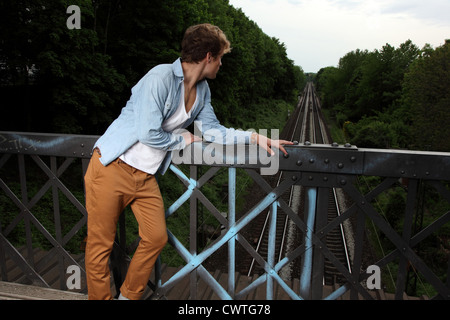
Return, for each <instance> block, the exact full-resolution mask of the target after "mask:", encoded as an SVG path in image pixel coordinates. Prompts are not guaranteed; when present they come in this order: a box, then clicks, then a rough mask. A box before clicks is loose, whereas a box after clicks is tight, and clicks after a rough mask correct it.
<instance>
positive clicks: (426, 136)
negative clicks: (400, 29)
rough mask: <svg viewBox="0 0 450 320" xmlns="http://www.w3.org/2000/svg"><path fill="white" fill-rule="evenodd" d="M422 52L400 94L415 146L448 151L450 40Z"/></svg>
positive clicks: (449, 145) (449, 143) (449, 132)
mask: <svg viewBox="0 0 450 320" xmlns="http://www.w3.org/2000/svg"><path fill="white" fill-rule="evenodd" d="M424 49H425V50H424V51H423V55H422V56H421V57H420V58H419V59H417V60H416V61H415V62H414V63H413V64H412V66H411V68H410V71H409V72H408V73H407V74H406V76H405V85H404V91H403V95H404V101H405V104H406V105H407V106H409V107H410V108H411V112H412V115H413V117H412V119H413V121H412V131H413V135H414V143H415V147H416V148H420V149H423V150H437V151H450V141H449V139H448V137H449V136H450V126H449V125H448V124H449V123H450V41H449V40H447V41H446V43H445V44H444V45H443V46H441V47H438V48H436V49H435V50H434V51H432V50H430V48H429V47H428V46H427V47H426V48H424Z"/></svg>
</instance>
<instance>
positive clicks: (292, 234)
mask: <svg viewBox="0 0 450 320" xmlns="http://www.w3.org/2000/svg"><path fill="white" fill-rule="evenodd" d="M281 138H282V139H288V140H291V141H300V142H303V143H304V144H308V143H318V144H328V143H330V137H329V134H328V133H327V130H326V127H325V125H324V121H323V118H322V116H321V111H320V103H319V100H318V98H317V96H316V95H315V92H314V87H313V85H312V83H308V84H307V86H306V88H305V90H304V93H303V95H302V97H301V98H300V100H299V103H298V105H297V108H296V109H295V111H294V113H293V115H292V116H291V118H290V119H289V121H288V123H287V125H286V129H285V132H283V133H282V135H281ZM297 143H298V142H297ZM283 178H284V176H283V172H279V173H278V174H277V176H276V178H275V179H272V187H276V186H277V185H278V184H279V183H281V182H282V181H283ZM329 192H330V193H329V197H328V199H329V203H328V217H327V219H328V221H331V220H333V219H335V218H336V216H337V215H339V213H340V210H339V204H338V203H339V201H338V195H337V193H336V191H335V190H334V189H330V191H329ZM305 194H306V190H305V188H303V187H301V186H293V187H292V188H291V189H290V190H289V191H286V192H285V193H284V194H283V195H282V196H281V198H282V199H283V200H284V201H285V202H286V203H287V204H288V205H289V206H290V207H291V208H292V210H293V211H294V212H296V213H297V214H298V215H299V216H300V218H301V219H302V220H303V221H305V212H304V211H305V201H306V200H305ZM263 217H265V218H264V219H260V220H259V223H258V222H257V223H255V226H254V234H255V237H257V239H258V242H257V245H256V251H257V252H258V253H259V254H260V255H261V256H262V257H267V254H268V237H269V231H268V228H269V217H270V210H267V212H265V213H264V215H263ZM304 241H305V235H304V234H302V232H300V230H299V229H298V228H297V227H296V226H295V224H294V223H293V222H291V221H290V219H289V218H288V216H287V215H286V214H285V213H284V212H282V211H281V210H279V211H278V214H277V222H276V244H275V245H276V247H275V263H277V262H278V261H280V260H281V259H283V258H284V257H285V256H286V255H287V254H288V253H289V252H290V251H292V250H294V249H295V248H297V247H298V246H299V245H301V244H302V243H303V242H304ZM326 245H327V247H328V249H329V250H330V251H331V252H332V253H333V254H334V255H335V256H336V257H337V258H338V259H339V260H340V261H341V263H343V264H344V265H346V266H348V268H349V269H350V259H349V255H348V250H347V245H346V242H345V234H344V228H343V227H342V226H340V227H339V228H335V229H334V230H332V231H330V232H329V233H328V234H327V238H326ZM300 260H301V259H297V260H296V261H293V262H291V263H290V264H289V265H288V266H287V267H285V268H284V269H283V270H282V271H281V273H280V274H281V276H282V277H283V278H285V279H286V280H291V279H294V278H300V276H301V265H302V262H301V261H300ZM262 272H263V270H262V267H260V266H259V265H257V264H256V263H255V261H254V260H252V261H251V262H250V265H249V268H248V276H250V275H252V274H255V273H256V274H258V273H262ZM340 279H341V274H340V273H339V272H338V270H337V269H336V268H335V267H334V266H333V264H332V263H330V262H329V261H328V260H326V259H325V265H324V280H323V282H324V284H325V285H333V284H334V283H336V282H340Z"/></svg>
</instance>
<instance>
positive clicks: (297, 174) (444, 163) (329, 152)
mask: <svg viewBox="0 0 450 320" xmlns="http://www.w3.org/2000/svg"><path fill="white" fill-rule="evenodd" d="M96 139H97V137H95V136H76V135H51V134H34V133H17V132H14V133H11V132H0V170H2V171H1V176H0V188H1V190H2V192H3V195H4V197H5V199H11V200H10V201H11V202H12V205H15V206H16V207H17V208H19V210H16V211H18V212H16V215H15V216H14V217H13V218H9V219H6V218H4V217H5V213H6V212H0V215H1V217H2V218H1V219H0V267H1V275H2V280H4V281H10V280H9V278H8V277H9V276H8V272H7V267H6V259H7V258H8V259H11V260H12V261H13V262H14V263H15V264H16V265H17V266H19V267H20V269H22V270H23V271H24V274H25V275H24V277H25V278H26V279H28V280H29V281H32V282H33V283H35V284H38V285H42V286H50V284H49V283H48V282H47V281H46V280H45V279H44V278H43V276H42V270H43V269H44V268H45V261H49V260H50V258H52V257H60V260H64V261H66V262H65V263H66V264H67V261H69V263H70V264H76V265H78V266H79V267H80V269H81V270H82V274H83V275H84V266H83V263H82V262H79V261H76V260H75V259H73V258H72V256H71V255H70V252H68V251H67V250H66V245H67V242H68V241H69V240H70V239H71V238H73V237H74V236H75V235H76V234H77V233H78V232H79V231H80V230H81V229H82V228H83V227H85V224H86V214H87V213H86V212H85V209H84V207H83V206H82V205H81V204H79V203H76V202H77V201H75V200H74V199H75V197H74V196H73V194H72V192H71V190H69V189H68V188H67V187H66V185H65V184H64V183H63V181H62V179H61V175H62V174H63V173H64V172H65V170H66V169H67V168H68V167H69V166H70V165H71V164H72V161H73V159H81V162H82V163H81V164H82V168H83V171H85V170H86V168H87V164H88V161H89V159H90V150H91V149H92V146H93V144H94V142H95V141H96ZM206 148H208V150H214V152H215V154H214V158H215V159H220V158H221V157H222V158H223V159H226V161H223V162H220V163H213V164H211V163H210V162H208V167H209V168H210V169H209V170H208V171H207V172H206V173H205V174H204V175H203V176H202V177H200V178H198V177H197V176H196V175H193V176H190V177H188V176H187V175H186V174H184V173H183V171H182V170H180V169H179V167H178V166H177V165H178V164H183V165H188V166H189V165H192V164H195V165H193V166H192V168H195V167H196V166H202V165H205V163H203V162H202V161H200V162H199V161H198V159H197V161H194V159H193V157H194V155H195V154H199V153H202V152H204V150H205V149H206ZM287 150H288V152H289V156H288V157H284V156H283V155H278V154H277V155H276V161H277V166H278V167H279V170H282V171H284V172H285V173H286V178H285V179H284V180H283V181H282V182H281V183H280V184H279V185H278V186H276V187H271V186H270V185H269V184H268V183H267V182H266V181H265V180H264V179H263V177H262V176H261V175H259V174H258V173H257V171H258V170H261V168H264V167H267V166H270V165H271V164H270V163H269V164H268V163H267V159H264V161H263V162H261V161H259V152H254V153H252V152H251V150H249V149H248V148H247V149H246V148H243V149H241V152H234V153H233V155H234V158H235V159H234V162H231V161H230V159H229V157H227V155H226V150H225V148H221V147H219V146H215V148H211V146H210V145H208V144H201V143H195V144H193V145H191V147H190V148H187V149H185V150H184V151H183V152H184V155H183V157H182V161H181V162H180V163H174V164H172V165H171V167H170V169H171V171H172V172H173V173H174V174H175V175H176V176H178V177H179V179H180V180H181V181H182V183H183V184H184V185H185V186H186V190H185V191H184V192H183V193H182V194H181V196H180V197H179V198H178V199H177V200H176V201H174V202H173V203H172V204H171V205H170V206H169V207H168V209H167V211H166V217H167V218H169V217H170V216H172V215H173V214H174V213H175V212H177V210H178V209H179V208H180V207H181V206H182V205H183V204H185V203H188V202H192V201H197V200H201V201H202V202H203V204H204V205H205V207H207V209H208V210H209V211H210V212H211V213H212V214H213V216H214V217H215V218H216V219H217V220H218V221H219V222H220V223H221V224H222V225H223V226H224V227H225V231H224V233H223V234H222V235H221V236H220V237H218V238H217V239H215V240H214V241H213V242H212V243H211V244H210V245H208V246H207V247H206V248H204V249H203V250H202V251H200V252H198V251H197V249H196V248H197V244H196V243H195V242H196V235H195V234H194V233H195V232H196V221H197V220H196V215H197V213H196V212H191V219H192V222H191V228H190V229H191V237H190V240H191V241H193V242H194V243H191V244H190V245H189V248H187V247H186V246H185V245H184V244H183V241H182V239H181V240H180V239H178V238H177V237H176V236H175V235H174V234H173V233H172V232H171V231H170V230H168V236H169V243H170V244H171V245H172V246H173V247H174V248H175V249H176V251H177V252H178V254H179V255H180V256H181V257H182V258H183V259H184V261H185V265H184V266H183V267H182V268H181V269H180V270H179V271H178V272H176V273H175V274H174V275H173V276H172V277H171V278H170V279H168V280H166V281H164V282H163V281H162V277H161V270H162V265H161V264H162V263H164V261H161V260H160V259H159V260H158V262H157V264H156V266H155V271H156V272H155V274H156V277H155V279H154V281H153V280H152V281H153V282H152V283H150V286H151V288H152V290H153V292H154V296H153V297H156V298H157V297H161V296H164V295H165V294H167V293H168V292H170V290H171V289H172V288H174V287H175V286H177V285H178V284H179V283H180V281H181V280H182V279H184V278H185V277H187V276H189V277H190V297H191V299H196V297H197V293H196V290H197V283H198V279H199V278H201V279H202V280H203V281H204V282H206V283H207V284H208V286H209V287H210V288H212V290H213V291H214V292H215V294H217V296H218V297H219V298H220V299H242V298H245V297H246V296H247V295H248V294H249V293H251V292H253V291H254V290H256V288H258V287H259V286H261V285H265V287H266V299H274V298H276V296H275V293H274V291H275V286H277V287H278V288H281V289H282V290H283V291H284V292H285V293H286V294H287V295H288V296H289V297H290V298H291V299H294V300H298V299H309V298H310V297H311V296H312V295H311V292H315V293H316V294H315V295H314V296H321V297H324V299H337V298H338V297H340V296H342V295H344V294H346V293H347V292H349V293H350V297H351V298H353V299H357V298H359V297H362V298H366V299H371V298H373V294H371V293H372V292H370V290H367V288H365V286H364V285H363V283H364V280H365V279H366V278H368V274H367V273H366V272H365V268H366V267H365V266H364V265H363V261H362V256H363V253H364V252H363V243H364V237H365V229H366V226H365V221H366V219H368V220H370V221H371V223H373V224H374V225H375V226H376V228H377V230H378V231H377V232H380V233H381V234H383V235H384V237H385V238H386V239H389V241H390V242H391V245H392V246H393V249H392V250H391V251H390V252H388V253H387V254H386V255H385V256H382V257H381V258H377V259H375V260H374V261H373V262H372V263H373V264H375V265H378V266H380V267H381V268H386V267H387V265H388V264H389V263H391V262H393V261H395V260H397V259H398V260H399V261H400V263H399V268H398V272H397V282H396V289H395V294H396V298H402V295H403V293H404V290H405V282H406V280H405V279H406V274H407V272H408V270H409V269H410V268H411V267H413V268H414V269H415V270H417V272H418V273H420V276H421V277H422V278H423V279H424V281H427V282H428V283H429V284H431V286H432V287H433V288H434V290H435V293H434V294H433V296H432V297H436V298H441V299H449V298H450V280H449V279H450V275H449V274H448V271H447V274H446V275H443V276H442V275H437V274H435V272H434V271H433V270H432V267H431V266H430V265H427V263H426V262H425V261H424V258H423V257H422V256H420V254H419V252H418V251H417V246H418V245H419V244H422V243H423V242H424V240H425V239H426V238H427V236H429V235H431V234H433V233H435V232H436V231H439V230H441V229H442V228H443V227H445V226H447V225H448V223H449V222H450V211H448V212H443V213H442V214H441V215H440V216H438V217H437V218H436V219H435V220H434V221H432V222H431V223H430V224H429V225H428V226H424V227H423V228H422V229H421V230H419V231H418V232H416V233H414V234H413V233H411V232H410V231H409V230H406V229H409V227H410V226H411V224H412V222H413V219H414V215H413V214H412V212H411V208H414V202H415V201H416V198H417V185H418V183H419V181H420V182H421V183H427V184H428V185H429V186H430V188H433V190H435V192H436V194H438V195H439V197H440V198H441V199H442V200H443V201H446V202H448V203H450V191H449V187H448V182H449V181H450V154H449V153H436V152H417V151H400V150H373V149H358V148H356V147H354V146H337V145H302V144H300V145H296V146H292V147H287ZM242 151H243V152H242ZM221 152H223V154H221ZM14 157H17V159H18V162H17V163H18V167H19V172H18V174H15V173H13V172H8V170H5V165H6V163H9V162H10V161H11V159H13V158H14ZM26 157H30V158H31V159H32V162H33V161H34V162H36V163H38V166H39V168H41V169H42V171H43V172H44V175H45V176H46V177H47V181H44V184H43V186H42V188H41V190H40V191H38V193H37V194H36V195H35V196H33V200H32V201H30V200H29V198H30V195H29V194H28V193H29V191H28V189H27V175H26V174H25V168H26V164H27V161H25V158H26ZM43 157H49V159H50V165H47V164H46V161H43V160H42V158H43ZM61 160H63V161H61ZM219 168H227V170H228V212H227V218H224V217H223V216H222V215H221V214H220V212H219V211H218V210H217V209H216V208H215V207H214V205H213V204H211V203H207V202H206V201H207V199H206V197H205V196H204V194H203V193H202V191H201V190H200V187H201V185H203V184H204V183H206V181H208V180H209V179H211V178H212V177H213V176H214V175H215V173H217V172H218V170H219ZM237 169H243V171H244V172H245V173H247V174H248V175H249V176H250V177H251V178H252V179H253V180H254V182H255V183H256V184H257V185H259V187H261V189H262V190H263V191H264V192H265V195H263V196H262V197H261V199H258V202H257V203H256V204H255V205H254V206H253V207H252V208H251V209H250V210H248V212H246V213H244V214H243V215H242V216H241V217H240V218H239V219H237V212H236V210H237V209H236V201H237V199H236V197H237V195H236V189H237V185H236V183H237V182H236V181H237V179H236V174H237ZM191 172H192V171H191ZM10 174H12V175H13V176H16V175H18V177H19V178H18V181H10V177H9V175H10ZM360 176H377V177H379V178H380V180H381V183H379V184H378V185H377V186H375V187H374V188H373V189H372V190H371V191H370V192H369V193H367V194H363V193H362V192H361V191H360V190H359V189H358V188H357V187H356V186H355V180H356V178H357V177H360ZM399 179H402V181H403V182H404V184H405V185H406V187H405V192H406V197H405V198H406V204H405V207H406V209H405V213H404V220H405V222H404V223H405V226H406V227H404V229H405V230H403V231H397V230H396V229H394V228H393V227H392V226H391V225H390V224H389V223H388V221H386V219H385V218H384V217H383V215H382V214H380V213H379V212H377V210H375V208H374V205H373V204H372V201H373V199H375V198H376V197H377V196H378V195H379V194H381V193H383V192H385V191H386V190H389V188H391V187H392V186H393V185H395V184H397V183H398V181H399ZM11 182H14V183H19V184H20V195H19V196H17V195H16V192H15V191H12V190H13V188H12V187H10V184H11ZM80 183H81V181H80ZM52 186H53V189H52V188H50V187H52ZM292 186H302V187H305V188H306V190H308V192H307V194H308V197H307V200H305V201H306V202H307V203H308V206H307V207H308V211H307V213H305V216H301V215H300V216H299V215H297V214H296V213H295V212H294V211H293V210H292V208H290V207H289V205H288V204H287V203H286V202H285V201H284V200H283V199H282V195H283V194H284V193H285V191H286V190H288V189H289V188H291V187H292ZM331 188H339V189H341V190H342V191H343V192H344V193H345V194H346V195H347V197H348V198H349V199H350V202H351V204H350V205H349V207H348V208H345V209H344V210H342V212H341V215H340V216H339V217H336V218H334V219H333V220H331V221H328V222H327V223H325V224H323V225H318V224H317V222H318V220H319V217H324V216H326V214H327V213H326V212H324V209H323V207H324V206H319V205H318V204H319V203H322V202H323V201H324V200H323V198H322V195H323V194H324V192H323V191H324V190H328V189H331ZM47 190H51V192H52V193H53V194H56V193H58V192H59V193H63V194H64V195H65V196H66V197H67V198H69V199H72V200H71V201H73V202H74V203H75V204H76V207H77V210H78V211H79V212H80V213H81V218H80V219H79V221H77V222H75V223H74V226H73V227H72V228H71V229H70V231H69V232H68V233H67V234H65V235H64V234H61V235H58V236H54V235H53V234H54V233H53V231H50V230H47V229H46V228H45V227H44V226H43V225H42V223H41V222H40V221H39V219H38V218H36V216H35V215H34V214H33V210H34V206H35V204H36V203H37V202H38V201H39V200H40V198H41V197H42V195H43V194H44V193H45V192H46V191H47ZM53 201H54V202H55V203H54V206H55V208H58V205H57V204H56V202H57V201H59V197H57V196H53ZM325 207H326V206H325ZM266 210H267V211H269V212H270V228H269V230H270V231H269V235H270V237H269V247H268V254H267V256H262V255H260V254H259V253H258V252H256V250H255V248H254V246H253V245H252V244H251V243H250V242H249V241H248V239H246V238H245V237H244V236H243V235H242V231H243V229H244V228H246V227H248V226H249V225H250V224H251V223H253V222H254V221H255V220H256V219H257V217H258V216H259V215H261V214H262V212H265V211H266ZM8 213H9V212H8ZM59 214H60V213H59V212H57V210H56V209H55V210H54V215H55V217H56V218H55V221H58V220H60V216H59ZM280 214H286V215H287V216H288V217H289V219H291V220H292V222H293V223H294V224H295V226H296V230H297V231H298V232H300V233H301V234H302V235H303V241H302V242H301V243H299V244H297V246H296V247H295V248H294V250H293V251H291V252H287V253H286V254H285V255H284V256H282V258H281V260H280V261H276V260H275V250H276V249H275V241H276V239H275V238H276V235H277V231H276V220H277V216H278V215H280ZM399 214H400V213H399ZM321 219H322V218H321ZM350 219H353V220H354V221H352V225H353V228H354V234H355V239H354V243H355V247H354V248H353V251H354V253H353V259H352V265H353V268H352V270H358V272H356V271H353V272H350V271H349V270H348V269H347V268H346V266H345V265H344V264H343V263H342V262H341V261H339V259H338V258H337V257H336V255H335V254H334V253H333V252H332V250H331V249H330V248H329V247H328V246H327V243H326V237H327V235H328V233H329V232H330V231H331V230H332V229H334V228H336V227H339V225H340V224H342V223H343V222H345V221H346V220H347V221H349V220H350ZM322 220H323V219H322ZM22 221H23V222H25V225H26V227H25V231H24V237H25V238H26V239H27V241H26V244H25V249H24V252H25V253H23V252H21V249H20V248H16V247H15V246H14V245H13V244H12V242H11V241H10V237H11V235H12V234H13V232H14V231H15V229H16V228H17V226H18V225H19V224H20V223H21V222H22ZM30 224H31V225H33V226H34V230H33V229H32V228H30V227H28V226H29V225H30ZM33 232H38V233H40V234H43V235H44V237H45V238H46V239H48V241H49V242H50V245H51V249H50V250H49V253H48V256H49V257H48V259H47V260H45V259H44V260H41V261H39V262H37V258H36V257H34V256H33V246H32V241H31V237H32V233H33ZM123 241H124V240H123V239H120V241H119V243H118V245H117V246H116V247H115V250H122V251H123V250H124V248H125V247H126V246H124V242H123ZM236 243H239V244H240V246H241V247H243V248H244V250H245V251H246V252H247V253H248V254H249V255H250V256H251V257H253V258H254V259H255V261H256V262H257V263H258V264H259V265H260V266H261V267H262V270H263V273H262V274H261V275H259V277H257V278H256V279H254V280H253V281H252V282H251V283H249V284H248V285H247V286H245V287H244V288H239V289H238V288H237V287H236V282H235V279H236V264H237V262H238V260H239V259H240V258H241V257H240V256H237V254H236V252H237V251H236ZM224 246H227V253H228V257H227V261H228V280H227V283H226V285H225V286H223V285H222V284H221V283H219V282H218V281H217V280H216V279H215V278H214V277H213V275H212V274H211V270H207V268H206V267H205V261H206V260H207V259H208V258H209V257H211V256H212V255H213V254H214V253H217V252H218V250H219V249H221V248H222V247H224ZM315 254H320V255H321V256H323V258H326V259H327V260H329V261H330V262H331V263H332V264H333V265H334V266H335V267H336V268H337V269H338V271H339V272H340V273H341V274H342V278H343V282H341V283H339V284H337V285H336V288H335V290H334V291H333V292H327V293H325V292H323V284H320V286H319V285H317V283H313V281H312V278H317V277H320V276H322V275H323V270H319V269H320V268H318V267H317V266H316V265H315V264H314V259H313V257H314V255H315ZM119 256H120V255H119ZM296 260H301V261H302V263H303V264H302V265H301V270H300V272H299V274H300V285H299V288H298V289H297V288H293V287H292V286H290V285H289V284H288V283H287V282H286V280H285V279H283V278H282V276H281V275H280V271H281V270H282V268H284V267H285V266H287V265H288V264H290V263H291V262H293V261H296ZM120 263H123V264H124V265H126V261H123V262H120ZM447 263H448V265H450V261H448V262H447ZM60 268H61V272H62V273H64V268H65V264H64V263H63V264H61V267H60ZM408 268H409V269H408ZM444 269H445V267H444ZM448 269H450V268H447V270H448ZM122 270H123V268H122ZM359 270H361V271H359ZM440 277H443V278H444V279H447V280H441V279H440ZM64 285H65V281H64V280H62V281H61V284H60V288H61V289H65V288H64Z"/></svg>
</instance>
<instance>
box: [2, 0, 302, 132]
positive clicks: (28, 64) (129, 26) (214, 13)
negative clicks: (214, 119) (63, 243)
mask: <svg viewBox="0 0 450 320" xmlns="http://www.w3.org/2000/svg"><path fill="white" fill-rule="evenodd" d="M70 5H77V6H79V8H80V12H81V28H80V29H69V28H67V26H66V21H67V19H68V18H69V14H67V13H66V9H67V8H68V6H70ZM205 22H208V23H212V24H215V25H217V26H219V27H220V28H221V29H222V30H223V31H224V32H225V33H226V35H227V37H228V38H229V40H230V41H231V44H232V52H231V53H230V54H228V55H226V57H225V58H224V59H223V67H222V68H221V71H220V72H219V75H218V78H217V79H215V80H214V81H210V82H209V83H210V87H211V90H212V97H213V106H214V108H215V110H216V113H217V116H218V118H219V119H220V120H221V121H222V122H223V123H224V124H225V125H229V126H234V127H239V128H247V127H248V126H249V125H254V124H255V123H258V117H260V115H261V111H262V110H261V106H262V107H263V108H266V109H280V108H284V107H285V104H280V103H279V101H284V102H286V103H292V102H293V101H295V99H296V96H297V95H298V93H299V92H300V91H301V90H302V88H303V86H304V83H305V81H306V80H305V79H306V77H305V75H304V73H303V70H302V68H301V67H299V66H295V65H294V63H293V61H292V60H290V59H289V58H288V57H287V54H286V47H285V45H284V44H283V43H281V42H280V41H279V40H278V39H276V38H273V37H269V36H268V35H266V34H265V33H264V32H263V31H262V30H261V29H260V28H259V27H258V25H257V24H256V23H255V22H253V21H251V20H250V19H249V18H248V17H247V16H245V14H244V13H243V12H242V10H240V9H236V8H234V7H233V6H231V5H230V4H229V2H228V1H227V0H189V1H188V0H168V1H160V0H158V1H157V0H146V1H143V0H79V1H67V0H23V1H5V0H1V1H0V25H1V26H0V43H1V47H0V93H1V96H2V100H3V101H2V105H3V108H2V111H3V115H2V117H0V118H1V120H0V121H1V128H2V130H13V131H37V132H55V133H74V134H102V133H103V132H104V130H105V129H106V127H107V126H108V125H109V124H110V123H111V121H113V120H114V119H115V118H116V117H117V116H118V114H119V113H120V110H121V108H122V107H123V106H124V105H125V103H126V101H127V100H128V98H129V95H130V89H131V87H132V86H133V85H134V84H135V83H136V82H137V81H138V80H139V79H140V78H141V77H142V76H143V75H144V74H145V73H147V72H148V70H150V69H151V68H152V67H153V66H155V65H157V64H160V63H172V62H173V61H174V60H175V59H177V58H178V56H179V52H180V49H181V48H180V43H181V39H182V37H183V34H184V31H185V29H186V28H187V27H189V26H190V25H193V24H198V23H205ZM266 111H267V110H266ZM271 111H273V110H271ZM275 111H277V110H275ZM278 111H279V112H281V111H280V110H278ZM263 114H264V113H263ZM269 114H270V113H269ZM266 115H267V113H266Z"/></svg>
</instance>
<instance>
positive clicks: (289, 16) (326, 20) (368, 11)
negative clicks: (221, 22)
mask: <svg viewBox="0 0 450 320" xmlns="http://www.w3.org/2000/svg"><path fill="white" fill-rule="evenodd" d="M229 2H230V4H231V5H232V6H234V7H235V8H241V9H242V11H243V12H244V13H245V15H246V16H247V17H248V18H249V19H250V20H253V21H254V22H256V23H257V24H258V26H259V27H260V28H261V29H262V30H263V32H264V33H266V34H267V35H269V36H271V37H275V38H278V39H279V40H280V41H281V42H283V43H284V44H285V45H286V48H287V54H288V57H289V58H290V59H292V60H294V63H295V64H296V65H299V66H301V67H302V68H303V70H304V71H305V72H317V71H319V70H320V69H321V68H323V67H328V66H337V65H338V63H339V59H340V58H341V57H343V56H344V55H345V54H346V53H348V52H350V51H353V50H356V49H361V50H365V49H367V50H369V51H373V50H374V49H381V48H382V47H383V46H384V45H385V44H386V43H389V44H390V45H392V46H394V47H398V46H399V45H400V44H402V43H404V42H405V41H407V40H408V39H410V40H411V41H412V42H413V43H414V44H415V45H417V46H418V47H419V48H422V47H423V46H424V45H425V44H426V43H428V44H430V45H432V46H433V47H434V48H436V47H438V46H441V45H442V44H444V42H445V39H450V0H426V1H424V0H364V1H360V0H230V1H229Z"/></svg>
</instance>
